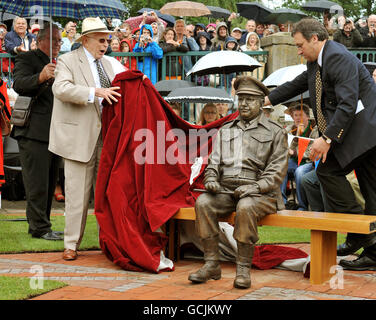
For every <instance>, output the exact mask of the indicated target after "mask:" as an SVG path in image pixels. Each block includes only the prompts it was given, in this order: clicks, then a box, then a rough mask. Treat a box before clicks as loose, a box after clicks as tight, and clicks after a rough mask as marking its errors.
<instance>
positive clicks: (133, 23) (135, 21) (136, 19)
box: [125, 15, 167, 30]
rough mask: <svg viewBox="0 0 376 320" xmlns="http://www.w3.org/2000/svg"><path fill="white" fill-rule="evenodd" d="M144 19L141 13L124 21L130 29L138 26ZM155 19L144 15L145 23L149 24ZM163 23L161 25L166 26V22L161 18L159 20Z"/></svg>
mask: <svg viewBox="0 0 376 320" xmlns="http://www.w3.org/2000/svg"><path fill="white" fill-rule="evenodd" d="M143 20H144V16H143V15H141V16H137V17H131V18H128V19H127V20H125V22H126V23H128V24H129V26H130V27H131V29H132V30H133V29H135V28H138V27H139V26H140V23H141V22H142V21H143ZM154 21H155V19H154V18H153V17H151V16H147V17H146V24H151V23H153V22H154ZM161 22H162V23H163V25H164V26H165V27H166V26H167V22H166V21H164V20H162V21H161Z"/></svg>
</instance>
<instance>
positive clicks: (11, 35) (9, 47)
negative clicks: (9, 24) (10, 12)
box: [4, 30, 36, 54]
mask: <svg viewBox="0 0 376 320" xmlns="http://www.w3.org/2000/svg"><path fill="white" fill-rule="evenodd" d="M26 36H27V39H28V40H29V46H30V44H31V42H32V41H33V39H34V40H35V41H36V37H35V36H34V35H33V34H31V33H26ZM4 43H5V51H6V52H8V53H10V54H15V52H14V48H15V47H18V46H20V45H21V43H22V39H21V37H20V36H19V35H18V34H17V33H16V32H15V31H14V30H12V31H9V32H8V33H7V34H6V35H5V39H4ZM28 49H29V48H28Z"/></svg>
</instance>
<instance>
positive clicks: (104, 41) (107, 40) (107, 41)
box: [88, 36, 111, 44]
mask: <svg viewBox="0 0 376 320" xmlns="http://www.w3.org/2000/svg"><path fill="white" fill-rule="evenodd" d="M88 38H91V39H94V40H97V41H98V42H99V43H100V44H105V43H110V42H111V39H107V38H100V39H97V38H94V37H89V36H88Z"/></svg>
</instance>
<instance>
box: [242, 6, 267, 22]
mask: <svg viewBox="0 0 376 320" xmlns="http://www.w3.org/2000/svg"><path fill="white" fill-rule="evenodd" d="M236 7H237V8H238V13H239V14H240V15H241V16H242V17H244V18H247V19H253V20H255V21H257V22H261V23H265V22H266V18H267V16H268V15H269V14H271V13H273V10H272V9H269V8H267V7H265V6H264V5H263V4H261V3H258V2H239V3H237V4H236Z"/></svg>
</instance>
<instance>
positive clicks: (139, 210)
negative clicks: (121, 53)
mask: <svg viewBox="0 0 376 320" xmlns="http://www.w3.org/2000/svg"><path fill="white" fill-rule="evenodd" d="M142 76H143V74H142V73H141V72H139V71H126V72H123V73H121V74H119V75H117V77H116V78H115V79H114V81H113V84H112V85H113V86H119V87H120V88H121V89H120V91H119V92H121V94H122V98H121V99H119V102H118V103H116V104H114V105H113V106H104V108H103V113H102V125H103V131H102V135H103V141H104V144H103V150H102V155H101V160H100V165H99V173H98V178H97V185H96V194H95V213H96V217H97V220H98V223H99V226H100V233H99V240H100V246H101V249H102V251H103V252H104V253H105V254H106V256H107V257H108V258H109V259H110V260H112V261H113V262H114V263H116V264H117V265H119V266H121V267H122V268H124V269H127V270H138V271H140V270H149V271H154V272H156V270H157V268H158V266H159V262H160V251H161V249H164V246H165V245H166V242H167V237H166V236H165V235H163V234H161V233H159V232H155V231H156V230H157V229H158V228H159V227H160V226H162V225H163V224H164V223H165V222H166V221H167V220H169V219H170V218H171V217H172V216H173V215H174V214H175V213H176V212H177V211H178V209H179V208H182V207H191V206H194V202H195V198H197V196H198V195H199V194H198V193H195V194H193V193H192V192H191V191H190V188H191V189H192V188H194V187H202V185H199V182H198V184H196V185H195V186H192V187H191V186H190V185H189V178H190V174H191V165H192V163H193V161H194V157H196V156H198V155H199V154H193V153H191V154H190V153H189V152H188V151H189V148H190V147H189V145H191V148H192V146H196V145H197V143H198V140H199V139H197V138H194V139H191V141H190V140H189V136H188V133H189V130H190V129H191V130H194V129H199V128H206V129H211V128H216V127H220V126H221V125H222V124H223V123H224V122H225V121H228V120H230V119H233V118H234V117H236V116H237V113H236V114H232V115H229V116H227V117H226V118H222V119H220V120H218V121H216V122H214V123H211V124H209V125H206V126H204V127H202V126H196V125H191V124H190V123H188V122H186V121H184V120H183V119H181V118H180V117H178V116H177V115H176V114H175V113H174V111H173V110H172V109H171V108H170V106H169V105H168V104H167V103H166V102H165V101H164V100H163V98H162V97H161V96H160V95H159V93H158V92H157V91H156V89H155V88H154V86H153V85H152V83H151V82H150V80H149V79H145V80H143V81H142ZM158 121H159V122H158ZM163 127H164V128H163ZM158 128H159V129H160V128H162V129H161V130H159V133H158ZM173 128H179V129H180V130H181V133H184V134H185V138H184V139H180V138H179V141H178V143H176V139H175V141H166V132H168V131H169V130H170V129H173ZM145 129H148V130H149V131H148V132H149V133H150V134H153V137H151V138H150V139H149V138H148V140H147V143H146V148H147V151H146V154H148V158H149V161H147V162H146V163H145V164H139V163H138V161H135V156H134V154H135V152H136V154H137V153H139V152H138V151H139V150H141V149H142V148H143V146H145V143H144V142H143V141H135V140H136V139H135V137H136V136H137V135H138V134H140V133H142V130H145ZM140 130H141V131H140ZM149 137H150V136H149ZM163 141H164V143H163ZM176 145H179V150H181V151H186V152H185V155H184V152H183V153H182V154H181V155H180V158H179V159H180V160H185V161H180V162H178V163H176V164H175V163H171V161H170V162H169V161H168V156H166V154H167V153H168V152H170V153H171V150H172V149H173V148H174V146H176ZM206 147H207V148H208V150H209V152H210V151H211V138H209V139H208V142H207V143H203V144H201V143H200V146H199V147H198V149H199V152H198V153H200V151H201V150H205V148H206ZM191 150H192V149H191ZM148 152H150V153H148ZM157 157H158V159H159V161H157ZM164 157H166V161H165V163H163V159H164ZM189 157H191V158H192V159H191V160H192V162H191V163H189V162H188V161H187V159H188V158H189ZM206 158H207V157H206ZM150 159H151V160H150ZM153 162H154V163H153ZM183 162H184V163H183ZM198 180H200V179H198Z"/></svg>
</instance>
